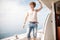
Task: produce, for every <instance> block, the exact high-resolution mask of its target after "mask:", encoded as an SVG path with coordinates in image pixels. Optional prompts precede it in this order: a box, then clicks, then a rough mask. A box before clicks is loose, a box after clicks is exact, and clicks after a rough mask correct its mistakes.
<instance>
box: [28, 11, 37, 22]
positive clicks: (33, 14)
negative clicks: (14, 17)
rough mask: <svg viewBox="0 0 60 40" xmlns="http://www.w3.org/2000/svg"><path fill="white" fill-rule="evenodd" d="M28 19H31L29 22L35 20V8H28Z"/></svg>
mask: <svg viewBox="0 0 60 40" xmlns="http://www.w3.org/2000/svg"><path fill="white" fill-rule="evenodd" d="M28 15H29V17H28V20H29V21H31V22H37V12H36V10H34V11H32V10H29V11H28Z"/></svg>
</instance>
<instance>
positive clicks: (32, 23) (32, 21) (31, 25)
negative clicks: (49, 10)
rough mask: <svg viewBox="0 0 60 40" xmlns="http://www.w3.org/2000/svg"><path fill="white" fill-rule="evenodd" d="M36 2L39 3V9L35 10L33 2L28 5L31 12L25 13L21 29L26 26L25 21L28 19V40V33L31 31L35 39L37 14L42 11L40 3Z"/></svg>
mask: <svg viewBox="0 0 60 40" xmlns="http://www.w3.org/2000/svg"><path fill="white" fill-rule="evenodd" d="M38 2H39V3H40V7H39V8H38V9H35V7H36V3H35V2H31V3H30V4H29V6H30V8H31V10H30V11H29V12H28V13H27V16H26V18H25V22H24V25H23V28H24V26H25V24H26V21H27V19H29V33H28V38H30V33H31V31H32V30H33V37H34V38H36V36H37V24H38V21H37V12H39V11H40V10H41V9H42V3H41V1H39V0H38Z"/></svg>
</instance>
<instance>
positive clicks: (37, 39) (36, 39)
mask: <svg viewBox="0 0 60 40" xmlns="http://www.w3.org/2000/svg"><path fill="white" fill-rule="evenodd" d="M21 40H29V39H28V38H23V39H21ZM30 40H41V38H31V39H30Z"/></svg>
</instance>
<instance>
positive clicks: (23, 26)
mask: <svg viewBox="0 0 60 40" xmlns="http://www.w3.org/2000/svg"><path fill="white" fill-rule="evenodd" d="M27 18H28V13H27V15H26V17H25V20H24V24H23V28H24V27H25V24H26V21H27Z"/></svg>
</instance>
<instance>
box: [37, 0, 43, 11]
mask: <svg viewBox="0 0 60 40" xmlns="http://www.w3.org/2000/svg"><path fill="white" fill-rule="evenodd" d="M38 2H39V3H40V7H39V8H38V9H36V11H37V12H38V11H40V10H41V9H42V8H43V7H42V2H41V0H38Z"/></svg>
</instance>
